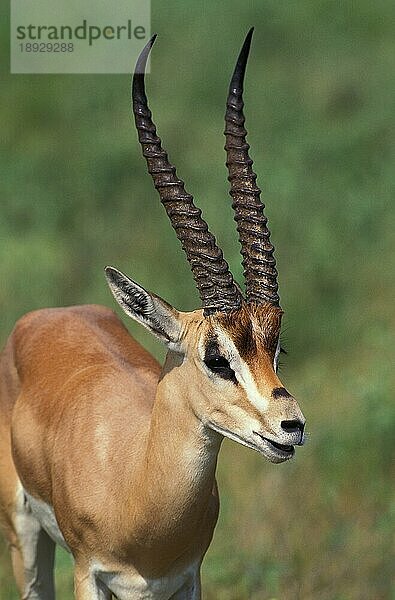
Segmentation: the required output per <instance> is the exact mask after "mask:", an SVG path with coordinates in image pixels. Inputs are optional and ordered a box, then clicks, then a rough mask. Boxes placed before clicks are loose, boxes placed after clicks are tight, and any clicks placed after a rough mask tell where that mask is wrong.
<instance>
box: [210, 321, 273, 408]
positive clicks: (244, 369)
mask: <svg viewBox="0 0 395 600" xmlns="http://www.w3.org/2000/svg"><path fill="white" fill-rule="evenodd" d="M216 334H217V337H218V342H219V343H220V344H221V346H222V347H223V348H224V349H226V351H227V359H228V361H229V364H230V366H231V368H232V369H233V371H234V372H235V375H236V379H237V381H238V383H239V384H240V385H241V386H242V388H243V389H244V391H245V392H246V395H247V398H248V400H249V402H250V403H251V404H252V405H253V406H254V407H255V408H257V409H258V410H259V411H260V412H265V411H266V410H267V407H268V405H269V400H268V399H267V398H265V397H264V396H262V394H261V393H260V391H259V390H258V387H257V385H256V383H255V379H254V377H253V376H252V374H251V371H250V369H249V367H248V365H247V363H246V362H245V361H244V360H243V359H242V358H241V356H240V354H239V352H238V350H237V348H236V346H235V344H234V342H233V340H232V339H231V338H230V337H229V335H228V333H227V332H226V331H224V330H223V329H216Z"/></svg>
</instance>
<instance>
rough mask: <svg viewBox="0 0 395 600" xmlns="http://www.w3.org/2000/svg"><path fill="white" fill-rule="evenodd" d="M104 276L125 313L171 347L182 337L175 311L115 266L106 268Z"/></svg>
mask: <svg viewBox="0 0 395 600" xmlns="http://www.w3.org/2000/svg"><path fill="white" fill-rule="evenodd" d="M105 273H106V277H107V282H108V285H109V286H110V290H111V292H112V294H113V296H114V298H115V300H116V301H117V302H118V304H119V305H120V306H121V307H122V308H123V310H124V311H125V313H126V314H127V315H129V317H132V319H135V320H136V321H138V322H139V323H141V325H144V327H146V328H147V329H149V331H151V332H152V333H153V334H154V335H156V337H158V338H159V339H160V340H161V341H162V342H164V343H165V344H166V345H168V346H171V347H173V348H174V345H176V344H177V343H178V341H179V339H180V334H181V324H180V319H179V316H178V312H177V310H176V309H175V308H173V307H172V306H170V304H168V303H167V302H165V301H164V300H162V298H159V296H156V295H155V294H152V293H151V292H147V291H146V290H145V289H144V288H142V287H141V286H140V285H138V284H137V283H135V282H134V281H132V280H131V279H129V277H127V276H126V275H124V274H123V273H121V271H118V270H117V269H114V267H106V268H105Z"/></svg>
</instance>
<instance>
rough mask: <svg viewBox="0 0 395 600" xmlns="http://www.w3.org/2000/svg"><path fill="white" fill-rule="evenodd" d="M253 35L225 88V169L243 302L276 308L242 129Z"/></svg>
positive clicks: (269, 254) (266, 235)
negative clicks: (240, 265)
mask: <svg viewBox="0 0 395 600" xmlns="http://www.w3.org/2000/svg"><path fill="white" fill-rule="evenodd" d="M253 31H254V28H252V29H250V31H249V32H248V34H247V36H246V39H245V41H244V44H243V47H242V49H241V51H240V54H239V57H238V60H237V63H236V67H235V70H234V72H233V76H232V79H231V82H230V86H229V93H228V99H227V102H226V113H225V137H226V143H225V150H226V153H227V160H226V166H227V167H228V173H229V176H228V180H229V181H230V185H231V189H230V192H229V193H230V195H231V196H232V199H233V203H232V206H233V209H234V211H235V221H236V222H237V231H238V233H239V241H240V244H241V254H242V255H243V268H244V277H245V282H246V297H247V302H251V301H255V302H259V303H261V302H271V303H272V304H275V305H276V306H278V305H279V301H280V299H279V295H278V293H277V290H278V284H277V269H276V260H275V258H274V256H273V252H274V247H273V245H272V244H271V243H270V231H269V229H268V227H267V218H266V217H265V215H264V213H263V209H264V208H265V205H264V204H263V203H262V202H261V200H260V193H261V190H260V189H259V188H258V186H257V185H256V175H255V173H254V171H253V170H252V165H253V161H252V160H251V158H250V156H249V154H248V150H249V147H250V146H249V145H248V143H247V141H246V136H247V131H246V129H245V128H244V121H245V119H244V114H243V106H244V102H243V82H244V74H245V69H246V65H247V59H248V54H249V51H250V45H251V38H252V34H253Z"/></svg>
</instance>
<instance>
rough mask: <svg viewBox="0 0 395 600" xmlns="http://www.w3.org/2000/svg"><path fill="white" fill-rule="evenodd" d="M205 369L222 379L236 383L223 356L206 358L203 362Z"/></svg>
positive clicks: (231, 370)
mask: <svg viewBox="0 0 395 600" xmlns="http://www.w3.org/2000/svg"><path fill="white" fill-rule="evenodd" d="M204 363H205V365H206V367H208V368H209V369H210V371H212V372H213V373H216V374H217V375H219V376H220V377H223V378H224V379H233V380H234V381H236V376H235V372H234V371H233V369H231V368H230V365H229V362H228V361H227V360H226V358H224V357H223V356H212V357H207V358H206V359H205V361H204Z"/></svg>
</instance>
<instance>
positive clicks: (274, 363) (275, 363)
mask: <svg viewBox="0 0 395 600" xmlns="http://www.w3.org/2000/svg"><path fill="white" fill-rule="evenodd" d="M280 350H281V345H280V337H279V338H278V342H277V346H276V352H275V353H274V361H273V367H274V371H275V372H276V373H277V368H278V358H279V356H280Z"/></svg>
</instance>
